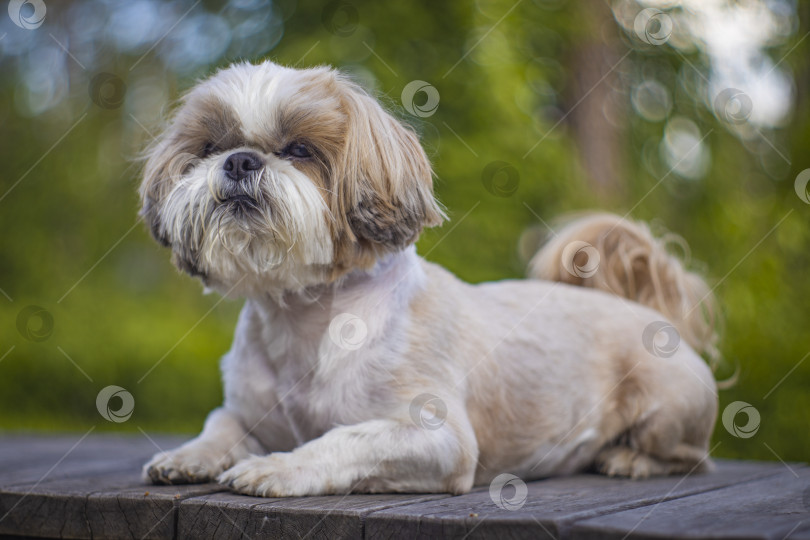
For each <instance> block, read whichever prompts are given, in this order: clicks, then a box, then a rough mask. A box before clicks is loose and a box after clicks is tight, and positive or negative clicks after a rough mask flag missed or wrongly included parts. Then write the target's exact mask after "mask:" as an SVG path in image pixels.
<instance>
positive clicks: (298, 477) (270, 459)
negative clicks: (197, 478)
mask: <svg viewBox="0 0 810 540" xmlns="http://www.w3.org/2000/svg"><path fill="white" fill-rule="evenodd" d="M324 474H325V473H324V472H319V471H317V469H316V467H315V466H314V464H311V463H310V464H304V463H303V462H301V460H300V459H299V457H298V456H296V455H294V454H292V453H290V452H277V453H274V454H270V455H268V456H251V457H249V458H245V459H243V460H242V461H240V462H238V463H237V464H236V465H234V466H233V467H231V468H230V469H228V470H227V471H225V472H224V473H222V474H220V475H219V478H218V480H219V482H220V483H221V484H224V485H226V486H228V487H230V488H231V489H232V490H234V491H236V492H238V493H243V494H245V495H254V496H257V497H301V496H304V495H324V494H327V493H331V492H333V486H332V485H330V483H329V482H327V481H326V480H325V477H324Z"/></svg>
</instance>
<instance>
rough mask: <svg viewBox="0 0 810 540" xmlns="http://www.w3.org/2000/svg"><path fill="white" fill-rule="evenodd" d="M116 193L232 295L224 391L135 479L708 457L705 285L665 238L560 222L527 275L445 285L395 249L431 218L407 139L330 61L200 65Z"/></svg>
mask: <svg viewBox="0 0 810 540" xmlns="http://www.w3.org/2000/svg"><path fill="white" fill-rule="evenodd" d="M140 196H141V201H142V210H141V213H142V216H143V217H144V220H145V221H146V223H147V224H148V226H149V228H150V229H151V232H152V234H153V236H154V237H155V239H157V241H158V242H160V243H161V244H163V245H164V246H166V247H168V248H170V250H171V254H172V260H173V262H174V264H175V265H176V266H177V267H178V268H179V269H180V270H182V271H184V272H186V273H188V274H190V275H191V276H194V277H196V278H199V279H200V280H201V281H202V282H203V284H204V285H205V287H206V288H208V289H210V290H213V291H216V292H218V293H220V294H222V295H224V296H226V297H232V298H242V297H243V298H245V299H246V300H245V304H244V308H243V309H242V312H241V314H240V317H239V321H238V323H237V327H236V333H235V337H234V341H233V345H232V348H231V350H230V352H228V353H227V354H226V355H225V356H224V357H223V359H222V363H221V367H222V373H223V379H224V387H225V392H224V394H225V398H224V404H223V405H222V407H220V408H218V409H215V410H214V411H213V412H211V413H210V415H209V416H208V418H207V420H206V422H205V425H204V428H203V430H202V433H201V434H200V435H199V436H198V437H196V438H195V439H193V440H191V441H190V442H188V443H186V444H184V445H182V446H181V447H179V448H177V449H175V450H172V451H168V452H161V453H159V454H157V455H156V456H155V457H154V458H153V459H152V460H151V461H149V462H148V463H147V464H146V465H145V466H144V469H143V475H144V480H145V481H151V482H155V483H169V484H177V483H191V482H209V481H219V482H221V483H222V484H224V485H227V486H229V487H230V488H231V489H232V490H234V491H235V492H239V493H244V494H249V495H257V496H264V497H286V496H303V495H324V494H343V493H351V492H366V493H370V492H449V493H453V494H459V493H465V492H467V491H469V490H470V489H471V488H472V487H473V486H474V485H479V484H486V483H488V482H491V481H492V480H493V478H495V477H496V476H498V475H500V474H502V473H510V474H514V475H516V476H519V477H521V478H523V479H526V480H529V479H535V478H542V477H548V476H551V475H563V474H572V473H576V472H578V471H584V470H596V471H599V472H602V473H605V474H608V475H619V476H627V477H633V478H643V477H647V476H650V475H665V474H674V473H690V472H693V471H700V470H707V469H709V468H710V467H711V461H710V459H709V455H708V441H709V438H710V436H711V433H712V429H713V426H714V422H715V417H716V414H717V389H716V384H715V380H714V377H713V370H712V369H711V368H710V366H709V365H708V363H707V362H706V361H704V360H703V359H702V358H701V356H700V354H699V353H705V354H707V355H709V354H710V353H711V352H712V351H714V350H716V347H715V346H716V341H717V332H716V331H715V325H714V323H713V317H714V315H713V314H714V307H713V303H712V302H713V301H712V298H711V291H710V290H709V289H708V287H707V286H706V284H705V282H704V281H703V280H702V279H701V278H700V276H698V275H696V274H694V273H691V272H689V271H687V269H686V267H685V265H684V264H683V263H682V262H681V261H680V260H679V259H678V258H676V257H674V256H673V255H670V253H669V252H668V250H667V243H668V242H667V240H666V238H658V237H655V236H653V235H652V234H651V233H650V230H649V228H648V227H647V226H646V225H645V224H643V223H638V222H633V221H630V220H627V219H624V218H621V217H618V216H615V215H611V214H590V215H584V216H579V217H577V218H574V219H571V220H569V221H568V222H567V223H565V224H564V225H562V226H561V228H559V229H558V230H557V231H556V232H555V234H554V236H553V237H552V238H551V240H550V241H549V242H548V243H547V244H546V245H545V246H543V247H541V248H540V250H539V252H538V253H537V254H536V255H535V256H534V258H533V260H532V261H531V263H530V267H529V268H530V269H529V275H528V279H525V280H508V281H500V282H492V283H482V284H478V285H470V284H467V283H464V282H462V281H461V280H459V279H457V278H456V277H455V276H453V275H452V274H451V273H450V272H448V271H446V270H444V269H443V268H441V267H440V266H437V265H436V264H432V263H430V262H427V261H426V260H424V259H422V258H420V257H419V256H418V255H417V253H416V249H415V247H414V242H415V241H416V239H417V238H418V237H419V234H420V232H421V231H422V230H423V229H424V228H426V227H434V226H437V225H439V224H441V223H442V222H443V221H444V220H445V219H446V215H445V212H444V210H443V208H442V207H441V206H440V204H439V203H438V202H437V200H436V198H435V197H434V194H433V185H432V169H431V164H430V161H429V160H428V158H427V156H426V154H425V152H424V150H423V148H422V146H421V144H420V142H419V139H418V137H417V135H416V134H415V133H414V131H413V130H412V129H411V128H409V127H407V126H406V125H405V124H403V123H402V122H400V121H399V120H397V119H396V118H395V117H394V116H393V115H392V114H390V113H389V112H387V111H386V110H385V109H384V108H383V107H382V106H381V105H380V104H379V102H378V101H377V100H376V99H375V98H374V97H372V96H371V95H370V94H369V93H367V92H366V91H364V90H363V89H362V88H361V87H360V86H358V85H357V84H355V83H354V82H352V81H351V80H350V79H349V78H348V77H346V76H344V75H342V74H341V73H340V72H338V71H336V70H334V69H332V68H329V67H315V68H309V69H292V68H289V67H283V66H280V65H277V64H275V63H272V62H269V61H266V62H263V63H258V64H251V63H237V64H234V65H231V66H230V67H227V68H225V69H222V70H220V71H218V72H216V73H215V74H213V75H212V76H210V77H209V78H208V79H206V80H204V81H202V82H200V83H199V84H197V85H196V86H194V87H193V88H192V89H191V90H190V91H189V92H188V93H187V94H186V95H185V96H184V97H183V98H182V100H181V102H180V104H179V106H178V107H177V109H176V112H174V113H173V116H172V117H171V119H170V120H169V121H168V123H167V127H166V128H165V130H164V131H162V132H161V133H160V135H159V137H158V138H157V140H156V142H155V143H154V144H153V145H152V146H151V147H150V148H149V149H148V150H147V151H146V153H145V165H144V179H143V182H142V185H141V188H140ZM662 336H664V338H666V343H661V340H662Z"/></svg>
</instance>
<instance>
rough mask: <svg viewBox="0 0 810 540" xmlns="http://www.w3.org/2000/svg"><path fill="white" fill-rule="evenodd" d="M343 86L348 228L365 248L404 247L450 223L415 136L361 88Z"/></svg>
mask: <svg viewBox="0 0 810 540" xmlns="http://www.w3.org/2000/svg"><path fill="white" fill-rule="evenodd" d="M341 82H342V83H343V84H342V85H341V86H342V88H343V92H342V100H343V103H344V106H345V108H346V112H347V122H348V129H347V137H346V143H345V144H346V146H345V151H344V153H343V156H342V158H343V163H342V166H341V167H339V168H338V169H339V171H340V176H341V178H340V179H339V181H340V183H341V184H342V189H341V199H342V200H341V206H342V207H343V210H344V211H345V215H346V219H347V221H348V226H349V228H350V230H351V232H352V234H353V235H354V237H355V238H356V239H357V240H358V241H359V242H360V243H370V244H372V247H375V248H379V247H383V248H389V249H391V248H393V249H399V248H402V247H405V246H407V245H409V244H411V243H413V242H414V241H415V240H416V239H417V238H418V236H419V233H420V232H421V231H422V229H423V228H424V227H433V226H436V225H439V224H441V223H442V221H443V220H444V218H445V215H444V213H443V212H442V210H441V208H440V207H439V205H438V203H437V202H436V200H435V198H434V197H433V176H432V174H433V173H432V169H431V166H430V161H429V160H428V158H427V155H426V154H425V151H424V150H423V149H422V145H421V144H419V138H418V137H417V136H416V134H415V133H414V132H413V131H411V130H410V129H409V128H407V127H405V126H404V125H402V124H401V123H400V122H399V121H398V120H397V119H395V118H394V117H393V116H391V115H390V114H389V113H387V112H386V111H385V110H383V108H382V107H381V106H380V104H379V103H378V102H377V101H376V100H375V99H374V98H372V97H371V96H369V95H368V94H367V93H366V92H365V91H363V90H362V89H361V88H359V87H358V86H357V85H355V84H354V83H351V82H349V81H345V80H343V81H341ZM375 251H376V249H375Z"/></svg>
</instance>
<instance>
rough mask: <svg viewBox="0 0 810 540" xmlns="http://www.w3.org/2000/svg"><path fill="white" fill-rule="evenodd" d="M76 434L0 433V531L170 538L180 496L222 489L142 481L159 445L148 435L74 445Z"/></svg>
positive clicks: (170, 442) (165, 442)
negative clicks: (23, 460) (40, 436)
mask: <svg viewBox="0 0 810 540" xmlns="http://www.w3.org/2000/svg"><path fill="white" fill-rule="evenodd" d="M79 439H80V436H73V437H58V438H53V439H39V440H32V439H31V438H29V437H13V438H10V439H8V438H7V439H4V440H3V449H2V451H0V463H2V464H3V467H2V470H3V473H2V474H0V484H1V485H2V487H0V534H10V535H12V534H13V535H36V536H51V537H59V536H65V537H71V538H91V537H93V536H95V537H104V538H131V537H133V536H135V537H138V538H141V537H144V536H145V537H152V538H172V537H173V536H174V529H175V525H176V515H174V514H176V508H177V507H178V506H179V503H180V501H181V500H183V499H185V498H188V497H191V496H195V495H198V494H207V493H211V492H214V491H217V490H221V489H222V488H221V487H220V486H217V485H214V484H208V485H198V486H190V487H186V486H150V485H147V484H144V483H143V482H142V481H141V479H140V469H141V466H142V465H143V463H144V462H145V461H146V460H147V459H148V458H149V457H150V456H151V455H152V454H154V453H155V451H156V449H155V447H154V445H153V444H152V443H151V442H150V441H149V440H148V439H146V438H145V437H143V436H120V435H101V436H94V437H91V438H88V439H86V440H85V441H82V442H81V443H80V444H79V445H77V446H75V445H76V442H77V441H78V440H79ZM181 441H182V438H178V437H160V438H158V439H157V441H156V442H157V443H158V444H159V445H160V446H161V447H162V448H172V447H174V446H176V445H177V444H179V443H180V442H181ZM49 442H52V444H49ZM74 446H75V447H74ZM71 448H72V451H70V454H69V455H67V457H65V455H66V452H68V451H69V450H71ZM26 455H30V456H31V463H30V464H28V465H27V466H20V467H19V468H18V469H17V470H13V471H9V467H10V465H9V464H10V463H18V462H19V460H20V457H21V456H23V457H24V456H26ZM54 465H56V466H55V467H54ZM46 473H47V475H46ZM147 492H148V493H149V495H146V493H147Z"/></svg>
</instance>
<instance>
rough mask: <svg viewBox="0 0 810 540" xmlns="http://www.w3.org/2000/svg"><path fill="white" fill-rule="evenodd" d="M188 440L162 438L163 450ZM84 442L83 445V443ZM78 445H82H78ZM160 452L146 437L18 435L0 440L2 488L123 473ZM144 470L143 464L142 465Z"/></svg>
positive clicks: (0, 484) (174, 437)
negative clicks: (75, 477)
mask: <svg viewBox="0 0 810 540" xmlns="http://www.w3.org/2000/svg"><path fill="white" fill-rule="evenodd" d="M186 439H187V438H183V437H177V436H172V437H159V441H160V442H159V443H158V444H160V446H161V448H174V447H175V446H178V445H179V444H182V442H183V441H184V440H186ZM80 441H81V442H80ZM77 443H78V444H77ZM157 451H158V450H157V449H156V448H155V446H154V445H153V444H152V443H151V442H150V441H149V440H148V439H146V437H144V436H142V435H94V436H92V437H89V438H87V439H84V440H82V435H71V436H56V437H42V436H14V437H4V438H2V439H0V489H3V488H4V487H9V486H15V485H23V484H26V483H35V482H37V481H38V480H40V479H41V478H43V477H44V476H45V475H46V474H47V478H48V479H57V478H70V477H74V476H77V475H81V474H94V473H97V472H103V471H107V470H121V468H122V467H124V466H132V465H131V462H133V461H141V465H142V464H143V462H146V460H148V459H149V458H150V457H151V456H152V455H153V454H154V453H155V452H157ZM139 467H140V465H139Z"/></svg>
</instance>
